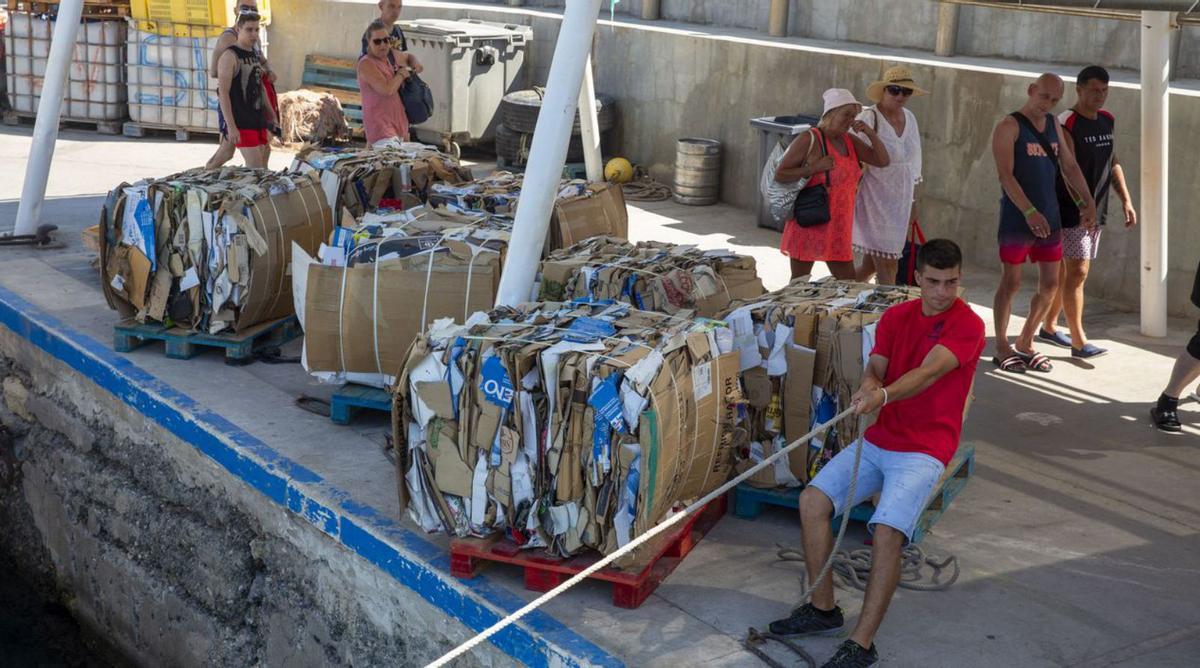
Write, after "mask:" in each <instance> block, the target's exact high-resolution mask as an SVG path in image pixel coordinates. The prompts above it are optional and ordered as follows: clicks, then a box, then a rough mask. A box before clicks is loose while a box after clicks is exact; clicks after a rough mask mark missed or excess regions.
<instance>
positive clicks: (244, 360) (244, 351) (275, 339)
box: [113, 315, 303, 365]
mask: <svg viewBox="0 0 1200 668" xmlns="http://www.w3.org/2000/svg"><path fill="white" fill-rule="evenodd" d="M301 334H303V331H302V330H301V329H300V323H299V321H297V320H296V316H294V315H289V316H288V317H286V318H280V319H279V320H274V321H272V322H265V323H262V324H258V325H255V326H253V327H250V328H249V329H246V330H245V331H243V332H241V333H239V334H205V333H203V332H193V331H189V330H186V329H184V328H182V327H167V326H165V325H162V324H160V323H139V322H137V321H136V320H125V321H122V322H120V323H117V325H116V326H115V327H114V328H113V350H115V351H116V352H119V353H127V352H130V351H133V350H136V349H138V348H140V347H141V346H143V345H145V344H146V342H148V341H162V342H164V343H165V344H166V355H167V357H169V358H171V359H177V360H187V359H191V358H193V357H195V356H196V355H197V354H198V353H199V352H200V350H199V349H200V348H223V349H224V350H225V363H226V364H232V365H239V364H248V363H250V362H252V361H254V355H255V353H257V352H258V351H260V350H264V349H268V348H278V347H279V346H282V345H283V344H285V343H287V342H288V341H291V340H292V339H294V338H296V337H298V336H300V335H301Z"/></svg>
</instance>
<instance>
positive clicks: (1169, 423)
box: [1150, 406, 1183, 434]
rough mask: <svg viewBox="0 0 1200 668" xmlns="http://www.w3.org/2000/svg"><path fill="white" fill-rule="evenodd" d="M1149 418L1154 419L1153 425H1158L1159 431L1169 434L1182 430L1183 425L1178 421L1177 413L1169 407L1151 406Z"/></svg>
mask: <svg viewBox="0 0 1200 668" xmlns="http://www.w3.org/2000/svg"><path fill="white" fill-rule="evenodd" d="M1150 419H1151V420H1153V421H1154V426H1155V427H1158V429H1159V431H1165V432H1167V433H1170V434H1178V433H1179V432H1181V431H1183V425H1182V424H1180V423H1179V413H1178V412H1177V411H1175V410H1172V409H1170V408H1159V407H1158V406H1153V407H1151V408H1150Z"/></svg>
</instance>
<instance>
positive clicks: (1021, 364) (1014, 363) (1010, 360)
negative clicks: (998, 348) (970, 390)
mask: <svg viewBox="0 0 1200 668" xmlns="http://www.w3.org/2000/svg"><path fill="white" fill-rule="evenodd" d="M992 364H995V365H996V366H998V367H1000V370H1001V371H1007V372H1008V373H1025V360H1024V359H1023V358H1022V357H1021V356H1020V355H1009V356H1008V357H1005V358H1004V359H1000V358H999V357H993V358H992Z"/></svg>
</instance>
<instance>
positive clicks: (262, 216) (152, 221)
mask: <svg viewBox="0 0 1200 668" xmlns="http://www.w3.org/2000/svg"><path fill="white" fill-rule="evenodd" d="M332 229H333V214H332V211H331V210H330V208H329V206H328V205H327V204H326V202H325V197H324V195H323V194H322V193H321V187H320V183H319V180H318V178H317V177H316V176H313V175H303V174H287V173H283V172H271V171H267V170H256V169H246V168H241V167H227V168H224V169H219V170H209V171H206V170H198V169H197V170H191V171H187V172H183V173H180V174H175V175H172V176H168V177H165V178H161V179H146V180H143V181H139V182H137V183H135V184H133V185H129V184H121V185H120V186H118V187H117V188H115V189H113V190H112V191H111V192H110V193H109V194H108V198H107V199H106V201H105V205H104V208H103V211H102V214H101V229H100V235H99V236H100V252H101V279H102V285H103V288H104V293H105V296H106V298H107V299H108V303H109V305H110V306H112V307H113V308H115V309H118V310H119V311H120V312H121V313H122V315H124V316H126V317H135V318H136V319H137V320H139V321H141V322H160V323H164V324H170V325H177V326H182V327H186V328H189V329H193V330H197V331H203V332H208V333H213V334H215V333H220V332H225V331H228V330H233V331H237V332H240V331H242V330H245V329H246V328H248V327H251V326H253V325H256V324H258V323H261V322H266V321H270V320H274V319H278V318H282V317H284V316H288V315H291V314H292V299H291V293H292V288H291V280H292V275H291V271H290V267H289V262H290V259H291V256H292V250H291V248H292V246H293V244H295V245H296V246H298V247H300V248H302V249H304V250H305V251H307V252H309V253H312V252H316V250H317V248H318V247H319V246H320V245H321V243H322V241H323V240H324V239H325V238H327V237H328V235H329V233H330V231H331V230H332Z"/></svg>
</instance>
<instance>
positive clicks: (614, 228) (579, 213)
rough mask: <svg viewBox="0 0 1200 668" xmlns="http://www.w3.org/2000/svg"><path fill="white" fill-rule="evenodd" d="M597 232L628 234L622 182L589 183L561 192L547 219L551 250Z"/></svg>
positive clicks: (595, 235) (626, 235)
mask: <svg viewBox="0 0 1200 668" xmlns="http://www.w3.org/2000/svg"><path fill="white" fill-rule="evenodd" d="M597 236H608V237H615V238H617V239H628V238H629V212H628V209H626V207H625V194H624V193H623V192H622V191H621V186H619V185H615V184H611V183H589V184H587V185H586V187H585V188H584V189H582V190H581V191H580V192H579V193H578V194H572V195H571V196H568V197H562V196H561V194H560V198H559V199H558V200H556V201H555V203H554V216H553V218H551V221H550V239H549V248H550V250H557V249H559V248H567V247H568V246H571V245H574V244H576V243H578V242H580V241H583V240H584V239H590V238H592V237H597Z"/></svg>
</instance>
